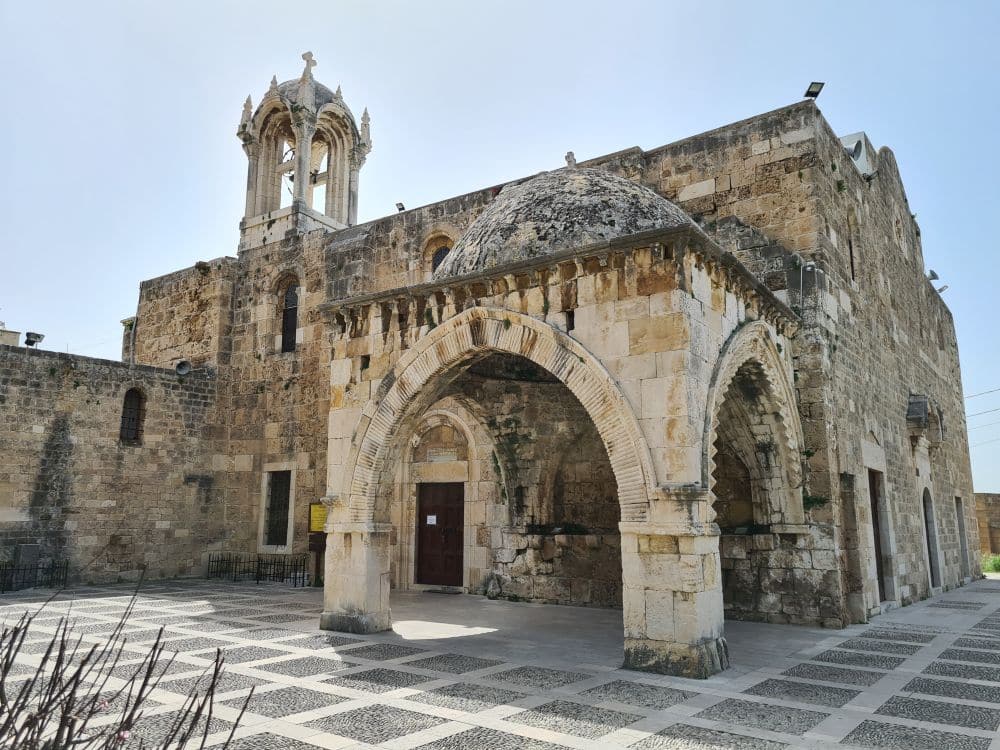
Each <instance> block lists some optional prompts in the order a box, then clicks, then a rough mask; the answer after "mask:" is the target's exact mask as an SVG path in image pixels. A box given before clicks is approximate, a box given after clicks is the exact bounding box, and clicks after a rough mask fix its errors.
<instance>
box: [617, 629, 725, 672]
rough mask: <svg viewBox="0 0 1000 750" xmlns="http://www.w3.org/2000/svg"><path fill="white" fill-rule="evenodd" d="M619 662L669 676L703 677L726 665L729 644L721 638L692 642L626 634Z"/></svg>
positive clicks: (628, 666)
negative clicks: (622, 654)
mask: <svg viewBox="0 0 1000 750" xmlns="http://www.w3.org/2000/svg"><path fill="white" fill-rule="evenodd" d="M623 666H624V667H625V669H637V670H639V671H642V672H656V673H657V674H668V675H671V676H673V677H693V678H697V679H705V678H707V677H711V676H712V675H714V674H718V673H719V672H721V671H722V670H724V669H728V668H729V646H728V645H726V639H725V638H715V639H713V640H710V641H705V642H703V643H696V644H691V643H673V642H671V641H654V640H649V639H647V638H626V639H625V663H624V665H623Z"/></svg>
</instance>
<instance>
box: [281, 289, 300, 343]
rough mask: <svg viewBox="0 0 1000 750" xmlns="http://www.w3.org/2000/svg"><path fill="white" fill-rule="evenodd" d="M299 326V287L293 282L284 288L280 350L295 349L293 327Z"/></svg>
mask: <svg viewBox="0 0 1000 750" xmlns="http://www.w3.org/2000/svg"><path fill="white" fill-rule="evenodd" d="M298 327H299V288H298V286H296V285H295V284H294V283H293V284H292V285H291V286H289V287H288V288H287V289H286V290H285V297H284V300H283V304H282V307H281V351H283V352H294V351H295V329H296V328H298Z"/></svg>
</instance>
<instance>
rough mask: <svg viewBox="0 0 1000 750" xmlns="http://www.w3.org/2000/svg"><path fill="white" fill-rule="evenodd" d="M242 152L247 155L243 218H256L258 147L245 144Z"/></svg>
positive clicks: (254, 144)
mask: <svg viewBox="0 0 1000 750" xmlns="http://www.w3.org/2000/svg"><path fill="white" fill-rule="evenodd" d="M243 150H244V151H246V155H247V200H246V210H245V211H244V214H243V216H244V217H246V218H250V217H251V216H256V213H255V211H256V209H257V169H258V162H259V161H260V146H259V145H258V144H256V143H252V142H246V143H244V144H243Z"/></svg>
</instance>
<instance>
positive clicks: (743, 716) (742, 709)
mask: <svg viewBox="0 0 1000 750" xmlns="http://www.w3.org/2000/svg"><path fill="white" fill-rule="evenodd" d="M829 715H830V714H827V713H822V712H820V711H809V710H803V709H800V708H788V707H786V706H770V705H768V704H766V703H757V702H755V701H747V700H740V699H737V698H727V699H726V700H724V701H721V702H719V703H716V704H715V705H714V706H711V707H710V708H706V709H705V710H704V711H702V712H701V713H698V714H695V716H696V717H697V718H699V719H712V720H713V721H725V722H731V723H733V724H740V725H741V726H745V727H754V728H756V729H767V730H770V731H773V732H783V733H785V734H799V735H801V734H805V733H806V732H807V731H809V730H810V729H812V728H813V727H815V726H816V725H817V724H819V723H820V722H821V721H823V720H824V719H826V718H827V717H829Z"/></svg>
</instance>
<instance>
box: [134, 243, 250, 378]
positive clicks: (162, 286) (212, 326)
mask: <svg viewBox="0 0 1000 750" xmlns="http://www.w3.org/2000/svg"><path fill="white" fill-rule="evenodd" d="M235 272H236V261H235V259H234V258H217V259H215V260H213V261H208V262H204V263H198V264H197V265H195V266H193V267H191V268H186V269H184V270H182V271H177V272H175V273H171V274H168V275H166V276H160V277H158V278H155V279H150V280H149V281H144V282H142V284H141V285H140V287H139V305H138V309H137V312H136V316H135V319H134V321H133V322H132V324H131V325H132V327H130V328H129V330H127V331H126V332H125V333H126V335H125V337H124V345H123V357H122V359H124V360H125V361H127V362H129V361H134V362H136V363H137V364H143V365H155V366H157V367H173V366H174V365H175V364H176V363H177V362H178V361H179V360H182V359H186V360H188V361H189V362H191V363H192V364H193V365H195V366H201V365H211V366H218V365H224V364H226V363H227V355H228V344H229V335H230V330H229V325H230V306H231V304H232V293H233V283H234V274H235Z"/></svg>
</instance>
